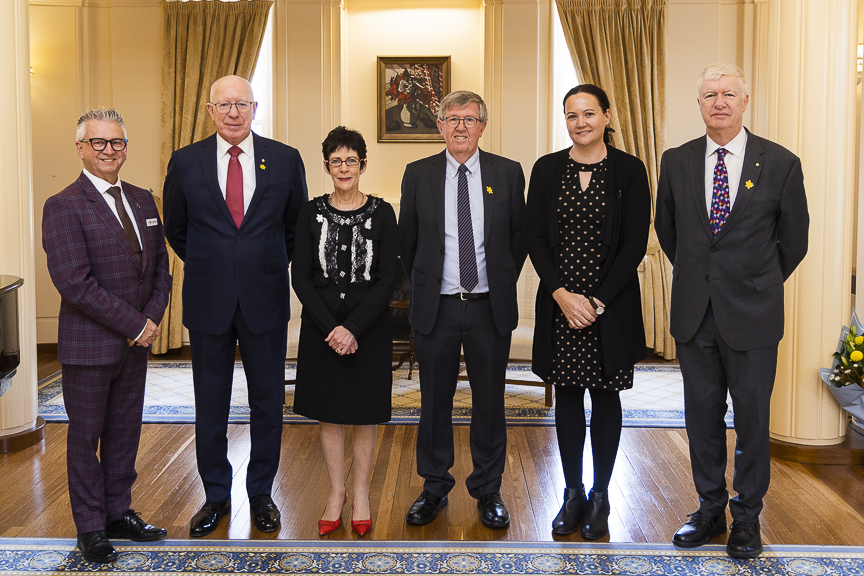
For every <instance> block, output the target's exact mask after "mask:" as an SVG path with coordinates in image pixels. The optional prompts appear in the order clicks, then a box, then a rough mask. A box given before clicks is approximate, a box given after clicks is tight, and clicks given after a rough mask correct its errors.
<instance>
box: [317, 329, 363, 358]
mask: <svg viewBox="0 0 864 576" xmlns="http://www.w3.org/2000/svg"><path fill="white" fill-rule="evenodd" d="M324 341H325V342H327V343H328V344H330V347H331V348H333V351H334V352H336V353H337V354H339V355H340V356H345V355H346V354H353V353H354V352H356V351H357V346H358V344H357V339H356V338H355V337H354V334H352V333H351V331H350V330H348V329H347V328H345V327H344V326H337V327H336V328H334V329H333V330H332V331H331V332H330V334H328V335H327V338H325V339H324Z"/></svg>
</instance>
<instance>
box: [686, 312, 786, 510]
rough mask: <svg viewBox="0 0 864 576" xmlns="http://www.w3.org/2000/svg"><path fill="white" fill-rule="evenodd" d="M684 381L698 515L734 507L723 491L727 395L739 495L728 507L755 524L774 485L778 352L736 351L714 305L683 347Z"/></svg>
mask: <svg viewBox="0 0 864 576" xmlns="http://www.w3.org/2000/svg"><path fill="white" fill-rule="evenodd" d="M676 345H677V346H678V358H679V362H680V364H681V374H682V375H683V377H684V420H685V424H686V426H687V436H688V438H689V441H690V465H691V467H692V469H693V483H694V484H695V486H696V492H697V493H698V494H699V510H700V511H701V512H703V513H705V514H710V515H712V516H719V515H721V514H723V513H724V511H725V509H726V503H727V501H729V492H728V491H727V489H726V423H725V421H724V420H723V418H724V416H725V415H726V410H727V406H726V393H727V391H728V392H729V394H730V395H731V397H732V411H733V412H734V414H735V433H736V435H737V439H736V441H735V475H734V477H733V480H732V488H733V489H734V490H735V492H737V495H736V496H735V497H734V498H732V500H731V502H729V509H730V511H731V512H732V518H733V519H735V520H739V521H742V522H755V521H756V520H758V519H759V513H760V512H761V511H762V499H763V498H764V497H765V494H766V493H767V492H768V484H769V483H770V481H771V447H770V443H769V437H768V424H769V421H770V417H771V392H772V391H773V390H774V377H775V374H776V372H777V345H776V344H774V345H772V346H766V347H765V348H758V349H756V350H732V349H731V348H729V346H728V345H727V344H726V342H724V340H723V337H722V336H721V335H720V333H719V332H718V331H717V324H716V322H715V321H714V311H713V309H712V307H711V305H710V304H709V305H708V310H707V311H706V312H705V317H704V318H703V319H702V324H701V325H700V326H699V329H698V330H697V331H696V334H695V335H694V336H693V338H692V339H691V340H690V341H689V342H678V341H676Z"/></svg>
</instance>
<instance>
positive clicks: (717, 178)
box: [711, 148, 731, 236]
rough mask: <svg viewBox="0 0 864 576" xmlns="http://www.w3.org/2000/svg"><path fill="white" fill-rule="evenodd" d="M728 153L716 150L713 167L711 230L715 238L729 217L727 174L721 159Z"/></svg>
mask: <svg viewBox="0 0 864 576" xmlns="http://www.w3.org/2000/svg"><path fill="white" fill-rule="evenodd" d="M728 152H729V151H728V150H726V149H725V148H718V149H717V164H716V165H715V166H714V191H713V193H712V194H711V230H713V231H714V235H715V236H716V235H717V233H718V232H720V229H721V228H722V227H723V224H724V223H725V222H726V219H727V218H728V217H729V209H730V208H731V206H730V203H729V172H728V171H727V170H726V162H724V161H723V158H724V157H725V156H726V154H727V153H728Z"/></svg>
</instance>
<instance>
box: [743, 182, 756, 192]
mask: <svg viewBox="0 0 864 576" xmlns="http://www.w3.org/2000/svg"><path fill="white" fill-rule="evenodd" d="M744 185H745V186H747V189H748V190H749V189H750V188H752V187H753V186H755V184H753V181H752V180H747V182H746V183H745V184H744Z"/></svg>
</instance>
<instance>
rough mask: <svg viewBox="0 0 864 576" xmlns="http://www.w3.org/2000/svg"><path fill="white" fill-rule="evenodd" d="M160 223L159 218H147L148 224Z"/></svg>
mask: <svg viewBox="0 0 864 576" xmlns="http://www.w3.org/2000/svg"><path fill="white" fill-rule="evenodd" d="M158 225H159V220H158V219H157V218H148V219H147V226H158Z"/></svg>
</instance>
